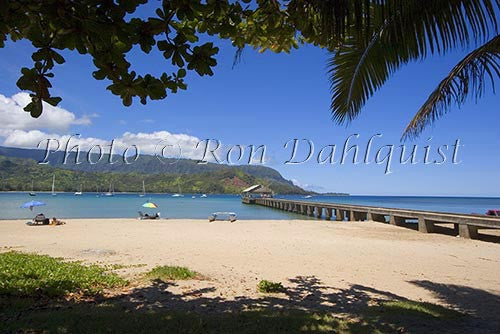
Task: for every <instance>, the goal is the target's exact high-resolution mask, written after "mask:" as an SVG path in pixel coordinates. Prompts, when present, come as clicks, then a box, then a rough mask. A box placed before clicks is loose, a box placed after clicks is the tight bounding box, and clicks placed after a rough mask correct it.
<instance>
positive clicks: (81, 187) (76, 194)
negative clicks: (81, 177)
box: [75, 183, 83, 196]
mask: <svg viewBox="0 0 500 334" xmlns="http://www.w3.org/2000/svg"><path fill="white" fill-rule="evenodd" d="M82 189H83V186H82V184H81V183H80V191H77V192H75V196H81V195H82V194H83V192H82Z"/></svg>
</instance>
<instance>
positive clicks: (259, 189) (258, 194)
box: [241, 184, 274, 204]
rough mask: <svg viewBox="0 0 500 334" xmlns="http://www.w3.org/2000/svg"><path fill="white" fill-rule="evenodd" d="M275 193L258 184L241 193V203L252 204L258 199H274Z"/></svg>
mask: <svg viewBox="0 0 500 334" xmlns="http://www.w3.org/2000/svg"><path fill="white" fill-rule="evenodd" d="M273 195H274V193H273V191H272V190H271V189H269V188H268V187H266V186H263V185H260V184H256V185H253V186H251V187H248V188H246V189H243V191H242V192H241V201H242V202H243V203H245V204H252V203H254V202H255V199H256V198H272V197H273Z"/></svg>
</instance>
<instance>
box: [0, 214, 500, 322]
mask: <svg viewBox="0 0 500 334" xmlns="http://www.w3.org/2000/svg"><path fill="white" fill-rule="evenodd" d="M0 246H1V249H2V251H7V250H10V249H14V250H17V251H22V252H37V253H40V254H48V255H51V256H57V257H64V258H66V259H69V260H83V261H84V262H87V263H95V262H100V263H106V264H123V265H135V266H133V267H131V268H125V269H122V270H120V272H121V274H123V275H125V276H128V277H133V276H134V275H136V274H138V273H140V272H142V271H146V270H148V269H150V268H152V267H154V266H156V265H181V266H187V267H189V268H190V269H193V270H196V271H198V272H199V273H202V274H203V275H204V276H205V277H206V279H204V280H201V281H185V282H179V283H177V282H176V284H172V285H170V286H168V287H166V289H167V290H168V291H169V292H170V293H172V294H177V295H178V296H179V298H180V300H184V301H189V300H190V299H194V298H199V297H203V298H215V297H216V298H217V300H218V301H219V302H220V301H227V302H228V303H218V305H221V307H231V303H230V302H231V301H238V300H239V301H243V300H246V301H247V304H249V305H246V306H253V304H255V303H258V300H259V293H257V292H256V284H257V282H258V281H259V280H261V279H268V280H273V281H280V282H282V283H283V285H284V286H285V287H287V288H288V289H289V291H291V292H290V293H289V294H286V295H283V296H278V297H277V299H276V300H275V303H276V305H277V306H286V305H292V306H294V307H299V308H305V309H309V308H328V307H337V308H340V310H341V311H342V310H344V311H346V312H347V311H349V309H350V307H351V306H353V307H355V305H356V303H357V302H363V303H365V302H367V301H369V299H371V298H375V299H377V298H402V299H404V298H408V299H412V300H417V301H428V302H433V303H438V304H441V305H446V306H450V307H452V308H455V309H459V310H461V311H465V312H467V313H470V314H473V315H475V316H478V317H480V318H484V319H489V320H493V321H495V322H496V321H498V320H497V318H498V316H497V314H498V307H499V306H500V303H499V301H500V245H499V244H496V243H489V242H484V241H476V240H464V239H460V238H456V237H450V236H446V235H439V234H421V233H418V232H415V231H413V230H409V229H404V228H398V227H393V226H390V225H387V224H380V223H373V222H326V221H311V220H308V221H301V220H293V221H251V220H249V221H237V222H235V223H229V222H214V223H209V222H207V221H206V220H159V221H140V220H135V219H70V220H67V224H66V225H63V226H57V227H52V226H40V227H29V226H26V225H25V221H19V220H15V221H1V222H0ZM147 298H149V300H154V298H153V299H152V297H151V296H147ZM242 303H244V302H242ZM165 304H166V305H167V306H168V302H166V303H165ZM186 305H188V306H189V307H191V308H196V307H203V305H201V304H195V305H190V304H189V303H186ZM222 305H223V306H222ZM238 306H241V304H238ZM214 307H217V306H214Z"/></svg>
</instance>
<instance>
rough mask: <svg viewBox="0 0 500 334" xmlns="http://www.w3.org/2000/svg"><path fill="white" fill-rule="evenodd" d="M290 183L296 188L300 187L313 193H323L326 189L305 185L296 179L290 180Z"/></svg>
mask: <svg viewBox="0 0 500 334" xmlns="http://www.w3.org/2000/svg"><path fill="white" fill-rule="evenodd" d="M290 181H292V183H293V184H294V185H296V186H297V187H300V188H302V189H305V190H310V191H315V192H325V191H326V189H325V188H324V187H322V186H317V185H314V184H307V183H302V182H300V181H299V180H297V179H291V180H290Z"/></svg>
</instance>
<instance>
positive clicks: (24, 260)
mask: <svg viewBox="0 0 500 334" xmlns="http://www.w3.org/2000/svg"><path fill="white" fill-rule="evenodd" d="M126 284H127V281H125V280H124V279H122V278H120V277H119V276H118V275H116V274H114V273H110V272H107V271H106V268H104V267H101V266H98V265H89V266H86V265H82V264H81V263H78V262H66V261H64V260H62V259H59V258H53V257H50V256H47V255H37V254H26V253H19V252H7V253H0V295H16V296H49V297H53V296H64V295H66V294H68V293H83V294H96V293H99V292H102V290H103V289H105V288H113V287H118V286H124V285H126Z"/></svg>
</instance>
